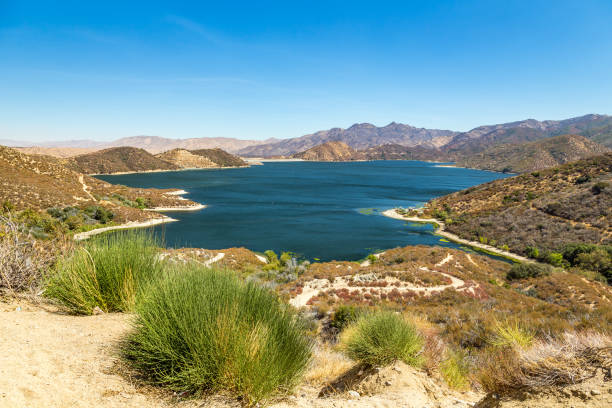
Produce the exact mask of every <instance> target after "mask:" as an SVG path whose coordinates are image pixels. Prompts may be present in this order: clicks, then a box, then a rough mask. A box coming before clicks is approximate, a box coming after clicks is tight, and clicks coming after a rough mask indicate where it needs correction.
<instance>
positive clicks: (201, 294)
mask: <svg viewBox="0 0 612 408" xmlns="http://www.w3.org/2000/svg"><path fill="white" fill-rule="evenodd" d="M136 314H137V319H136V320H135V322H134V328H133V331H132V333H131V334H130V335H129V336H128V338H127V339H126V341H125V342H124V343H123V355H124V357H125V358H126V360H127V361H128V362H129V363H130V364H131V365H132V366H133V367H134V368H136V369H137V370H140V371H141V372H142V373H144V374H145V375H147V376H148V377H149V379H150V381H151V382H152V383H155V384H158V385H165V386H169V387H170V388H172V389H174V390H176V391H187V392H191V393H194V394H196V395H197V394H201V393H204V392H216V391H221V390H225V391H229V392H231V393H233V394H235V395H237V396H240V397H241V398H242V399H243V401H244V402H246V403H247V404H248V405H253V404H256V403H258V402H262V401H265V400H266V399H268V398H269V397H271V396H272V395H274V394H276V393H279V392H280V393H282V392H286V391H288V390H289V389H291V388H292V387H293V386H294V385H295V384H296V383H297V381H298V380H299V378H300V377H301V376H302V374H303V373H304V371H305V369H306V366H307V365H308V363H309V362H310V360H311V354H312V351H311V350H312V340H311V339H310V338H309V337H307V336H306V335H305V328H304V325H303V323H302V321H301V320H300V319H299V318H298V317H297V315H296V314H295V313H294V312H293V311H292V309H290V308H289V307H288V306H286V305H284V304H282V303H281V302H280V300H279V299H278V297H277V296H276V295H275V294H273V293H272V292H270V291H268V290H267V289H265V288H262V287H260V286H258V285H256V284H255V283H243V282H242V281H240V280H239V279H238V278H237V277H236V275H235V274H233V273H229V272H220V271H214V270H210V269H206V268H203V267H202V266H197V265H184V266H181V267H176V270H169V271H168V274H167V276H166V277H165V278H164V279H161V280H159V281H157V282H155V283H154V284H153V285H151V286H150V287H149V288H148V290H147V294H146V295H144V296H143V297H142V298H140V299H139V302H138V304H137V307H136Z"/></svg>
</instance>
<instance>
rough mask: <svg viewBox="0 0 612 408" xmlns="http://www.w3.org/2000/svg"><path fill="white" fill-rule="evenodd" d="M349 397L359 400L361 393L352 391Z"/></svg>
mask: <svg viewBox="0 0 612 408" xmlns="http://www.w3.org/2000/svg"><path fill="white" fill-rule="evenodd" d="M348 395H350V396H351V397H352V398H359V393H358V392H357V391H353V390H350V391H349V392H348Z"/></svg>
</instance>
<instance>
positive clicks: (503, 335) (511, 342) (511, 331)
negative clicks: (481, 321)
mask: <svg viewBox="0 0 612 408" xmlns="http://www.w3.org/2000/svg"><path fill="white" fill-rule="evenodd" d="M533 337H534V335H533V333H532V332H531V331H529V330H527V329H525V328H524V327H523V326H521V325H520V324H519V323H518V321H514V322H509V321H506V322H505V323H497V325H496V326H495V329H494V335H493V337H492V338H491V339H489V343H490V344H491V345H493V346H495V347H520V348H525V347H528V346H529V345H531V343H532V342H533Z"/></svg>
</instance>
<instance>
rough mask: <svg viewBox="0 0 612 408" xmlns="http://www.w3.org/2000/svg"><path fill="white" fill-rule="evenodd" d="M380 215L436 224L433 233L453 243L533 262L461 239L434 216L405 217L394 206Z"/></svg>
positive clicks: (520, 260) (512, 258)
mask: <svg viewBox="0 0 612 408" xmlns="http://www.w3.org/2000/svg"><path fill="white" fill-rule="evenodd" d="M382 215H384V216H385V217H389V218H393V219H396V220H402V221H410V222H418V223H423V224H434V225H437V228H436V229H435V231H434V234H436V235H439V236H441V237H444V238H447V239H448V240H450V241H453V242H455V243H458V244H463V245H466V246H469V247H472V248H478V249H481V250H484V251H487V252H490V253H492V254H494V255H498V256H502V257H504V258H509V259H511V260H513V261H519V262H533V261H532V260H531V259H529V258H527V257H524V256H522V255H518V254H515V253H512V252H509V251H504V250H502V249H499V248H495V247H493V246H491V245H486V244H481V243H480V242H476V241H470V240H467V239H463V238H461V237H460V236H458V235H455V234H453V233H451V232H448V231H445V230H444V228H445V225H444V222H442V221H439V220H436V219H434V218H419V217H405V216H403V215H401V214H399V213H398V212H397V210H396V209H395V208H392V209H389V210H385V211H383V212H382Z"/></svg>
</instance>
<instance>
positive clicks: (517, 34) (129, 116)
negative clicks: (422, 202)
mask: <svg viewBox="0 0 612 408" xmlns="http://www.w3.org/2000/svg"><path fill="white" fill-rule="evenodd" d="M611 21H612V1H609V0H600V1H596V0H591V1H589V0H582V1H579V0H576V1H564V0H557V1H553V0H550V1H538V0H532V1H526V0H525V1H513V0H489V1H470V0H464V1H427V0H421V1H401V2H387V1H369V2H360V1H345V2H337V1H322V2H314V1H282V2H266V1H257V2H255V1H248V2H240V1H225V2H221V1H215V2H212V1H211V2H206V1H202V2H180V1H172V2H156V1H146V2H136V1H121V2H113V1H99V2H94V1H61V2H58V1H25V0H24V1H16V0H15V1H6V0H0V139H22V140H34V141H51V140H65V139H97V140H112V139H116V138H120V137H125V136H134V135H142V134H147V135H158V136H164V137H172V138H186V137H221V136H222V137H238V138H245V139H264V138H267V137H277V138H286V137H295V136H300V135H303V134H306V133H311V132H313V131H317V130H321V129H327V128H331V127H348V126H350V125H351V124H353V123H355V122H370V123H374V124H376V125H379V126H381V125H386V124H388V123H389V122H391V121H396V122H402V123H408V124H411V125H414V126H419V127H430V128H442V129H453V130H468V129H470V128H473V127H475V126H477V125H481V124H491V123H500V122H507V121H513V120H520V119H525V118H536V119H562V118H567V117H571V116H578V115H582V114H586V113H603V114H612V23H610V22H611Z"/></svg>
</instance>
